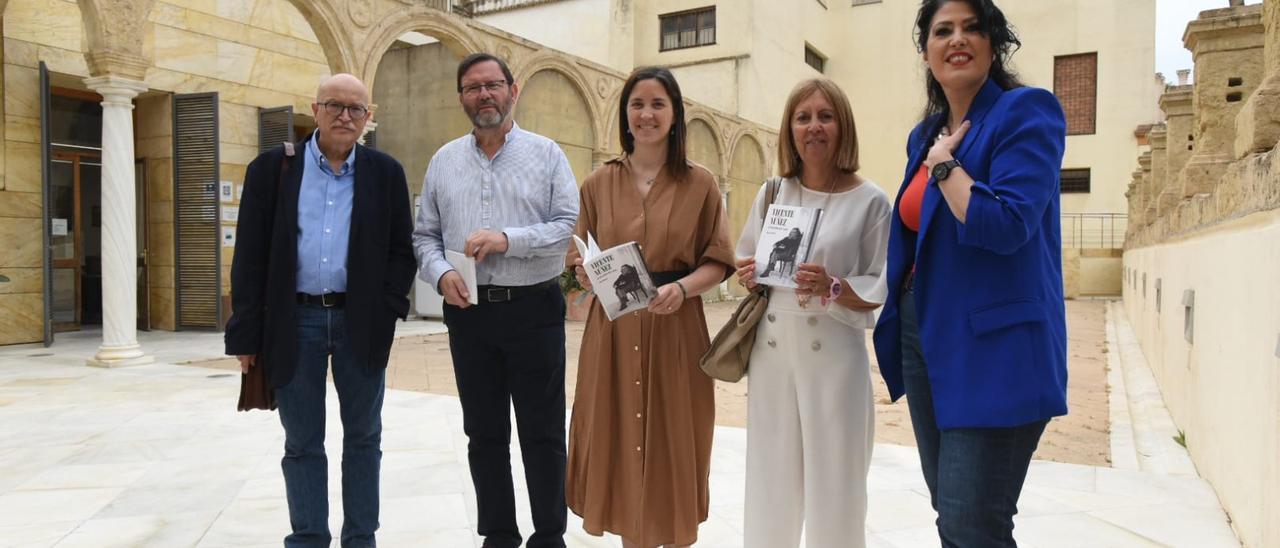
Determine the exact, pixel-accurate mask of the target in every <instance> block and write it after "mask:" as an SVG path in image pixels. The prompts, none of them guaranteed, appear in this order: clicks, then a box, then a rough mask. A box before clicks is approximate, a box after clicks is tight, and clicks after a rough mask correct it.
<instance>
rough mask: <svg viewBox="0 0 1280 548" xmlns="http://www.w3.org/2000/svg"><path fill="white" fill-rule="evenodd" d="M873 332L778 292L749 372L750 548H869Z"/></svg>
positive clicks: (747, 536) (747, 526)
mask: <svg viewBox="0 0 1280 548" xmlns="http://www.w3.org/2000/svg"><path fill="white" fill-rule="evenodd" d="M865 336H866V334H865V332H864V331H863V330H862V329H854V328H852V327H849V326H848V325H845V324H843V323H840V322H839V321H837V320H835V319H834V318H832V317H831V316H829V315H827V313H826V309H825V307H822V306H820V305H819V303H818V300H817V299H814V300H813V302H811V303H810V304H809V308H800V307H799V305H797V304H796V298H795V295H794V294H793V293H791V292H789V291H785V290H783V291H778V290H776V289H775V291H774V294H773V298H771V299H770V302H769V309H768V311H767V312H766V313H765V318H764V319H762V320H761V321H760V327H759V330H758V331H757V334H756V343H755V347H754V349H753V350H752V353H751V362H750V365H749V368H748V382H749V383H750V384H749V385H748V391H747V486H746V522H745V539H744V540H745V546H746V548H788V547H794V546H799V544H800V534H801V529H802V528H803V530H804V537H805V543H806V545H807V546H809V548H819V547H821V548H831V547H840V548H861V547H863V546H865V545H866V532H865V530H866V520H867V472H868V471H869V470H870V467H871V450H872V446H873V438H874V436H875V405H874V403H873V402H872V390H871V374H870V365H869V362H868V359H867V347H866V339H865Z"/></svg>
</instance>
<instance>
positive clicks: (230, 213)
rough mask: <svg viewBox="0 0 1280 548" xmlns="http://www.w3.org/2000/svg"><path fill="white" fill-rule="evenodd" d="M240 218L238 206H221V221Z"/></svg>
mask: <svg viewBox="0 0 1280 548" xmlns="http://www.w3.org/2000/svg"><path fill="white" fill-rule="evenodd" d="M239 219H240V206H222V222H224V223H234V222H236V221H237V220H239Z"/></svg>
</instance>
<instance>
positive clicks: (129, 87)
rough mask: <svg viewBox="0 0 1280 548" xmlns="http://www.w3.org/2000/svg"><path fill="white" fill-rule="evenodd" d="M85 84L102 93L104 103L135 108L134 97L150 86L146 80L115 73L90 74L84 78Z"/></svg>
mask: <svg viewBox="0 0 1280 548" xmlns="http://www.w3.org/2000/svg"><path fill="white" fill-rule="evenodd" d="M84 84H85V85H86V86H89V89H92V90H93V91H96V92H98V93H99V94H101V95H102V103H103V104H104V105H116V106H123V107H128V108H133V98H134V97H137V96H138V94H139V93H142V92H144V91H146V90H148V89H150V87H148V86H147V84H146V82H143V81H141V80H135V79H133V78H126V77H123V76H116V75H114V74H106V75H103V76H90V77H89V78H85V79H84Z"/></svg>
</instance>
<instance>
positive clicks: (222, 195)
mask: <svg viewBox="0 0 1280 548" xmlns="http://www.w3.org/2000/svg"><path fill="white" fill-rule="evenodd" d="M218 187H219V190H218V200H219V201H221V202H222V203H228V202H234V201H235V198H236V196H235V183H232V182H231V181H222V182H221V183H220V184H219V185H218Z"/></svg>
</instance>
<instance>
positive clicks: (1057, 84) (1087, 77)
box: [1053, 53, 1098, 135]
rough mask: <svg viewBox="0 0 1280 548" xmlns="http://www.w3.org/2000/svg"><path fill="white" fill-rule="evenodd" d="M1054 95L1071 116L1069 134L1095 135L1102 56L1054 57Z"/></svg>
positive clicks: (1093, 54)
mask: <svg viewBox="0 0 1280 548" xmlns="http://www.w3.org/2000/svg"><path fill="white" fill-rule="evenodd" d="M1053 93H1054V95H1057V96H1058V100H1059V101H1061V102H1062V109H1063V110H1064V111H1065V112H1066V115H1067V135H1091V134H1093V133H1095V130H1096V129H1097V120H1098V54H1097V53H1082V54H1079V55H1064V56H1059V57H1054V58H1053Z"/></svg>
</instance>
